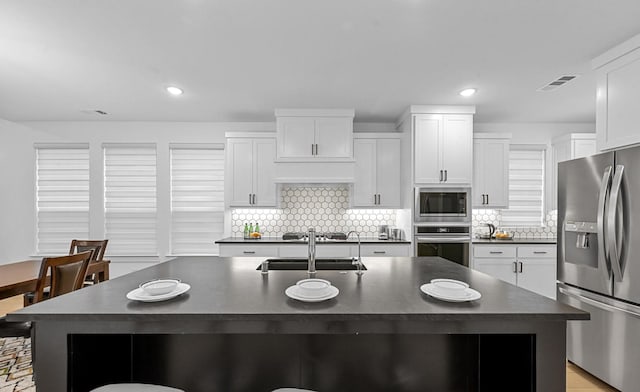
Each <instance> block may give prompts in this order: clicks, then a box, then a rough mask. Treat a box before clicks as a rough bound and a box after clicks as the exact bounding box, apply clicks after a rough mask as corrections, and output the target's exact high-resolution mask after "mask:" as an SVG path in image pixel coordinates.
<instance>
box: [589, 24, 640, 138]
mask: <svg viewBox="0 0 640 392" xmlns="http://www.w3.org/2000/svg"><path fill="white" fill-rule="evenodd" d="M592 65H593V68H594V69H595V70H596V75H597V76H596V77H597V86H598V87H597V91H596V133H597V139H598V140H597V141H598V149H599V150H600V151H604V150H611V149H614V148H618V147H623V146H629V145H632V144H637V143H640V132H638V124H640V110H638V102H640V34H639V35H636V36H635V37H633V38H631V39H630V40H628V41H626V42H623V43H622V44H620V45H618V46H616V47H614V48H613V49H611V50H609V51H607V52H606V53H604V54H602V55H601V56H599V57H597V58H596V59H594V60H593V62H592Z"/></svg>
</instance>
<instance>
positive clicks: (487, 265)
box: [473, 258, 517, 285]
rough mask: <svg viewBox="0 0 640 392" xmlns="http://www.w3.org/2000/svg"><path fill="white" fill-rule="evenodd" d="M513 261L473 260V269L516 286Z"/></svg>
mask: <svg viewBox="0 0 640 392" xmlns="http://www.w3.org/2000/svg"><path fill="white" fill-rule="evenodd" d="M515 262H516V260H515V259H488V258H487V259H477V258H476V259H474V267H473V268H474V269H475V270H477V271H480V272H484V273H485V274H488V275H491V276H493V277H494V278H498V279H500V280H502V281H504V282H507V283H511V284H513V285H515V284H516V276H517V275H516V273H515V270H514V268H515Z"/></svg>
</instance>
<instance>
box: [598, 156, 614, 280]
mask: <svg viewBox="0 0 640 392" xmlns="http://www.w3.org/2000/svg"><path fill="white" fill-rule="evenodd" d="M611 169H612V168H611V166H607V167H606V168H605V169H604V174H603V175H602V182H601V183H600V195H599V196H598V212H597V218H596V219H597V222H596V227H597V231H598V233H597V234H598V236H597V239H598V263H602V265H601V266H599V269H600V270H601V272H602V273H603V274H604V277H605V279H607V280H608V279H609V278H610V277H611V266H610V264H609V252H608V251H607V249H606V246H607V242H606V241H605V238H604V225H605V222H604V207H605V204H606V203H607V198H608V194H607V191H608V189H609V182H611Z"/></svg>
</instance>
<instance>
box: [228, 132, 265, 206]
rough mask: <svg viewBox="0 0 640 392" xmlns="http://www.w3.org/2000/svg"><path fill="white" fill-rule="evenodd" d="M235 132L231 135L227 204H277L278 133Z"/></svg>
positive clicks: (229, 138) (229, 139)
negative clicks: (276, 135) (276, 162)
mask: <svg viewBox="0 0 640 392" xmlns="http://www.w3.org/2000/svg"><path fill="white" fill-rule="evenodd" d="M268 135H269V136H266V135H265V136H263V135H258V133H257V132H256V133H247V134H240V133H233V137H227V159H226V161H227V162H226V164H227V172H226V173H227V177H226V178H227V180H226V184H225V189H226V193H227V203H228V205H229V206H232V207H275V206H276V183H275V163H274V160H275V159H276V139H275V135H273V134H271V133H270V134H268Z"/></svg>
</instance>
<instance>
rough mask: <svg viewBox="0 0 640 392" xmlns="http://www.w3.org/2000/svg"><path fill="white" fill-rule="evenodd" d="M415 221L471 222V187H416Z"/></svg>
mask: <svg viewBox="0 0 640 392" xmlns="http://www.w3.org/2000/svg"><path fill="white" fill-rule="evenodd" d="M414 214H415V216H414V221H415V222H434V223H435V222H448V223H470V222H471V188H470V187H458V188H444V187H433V188H431V187H428V188H415V208H414Z"/></svg>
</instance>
